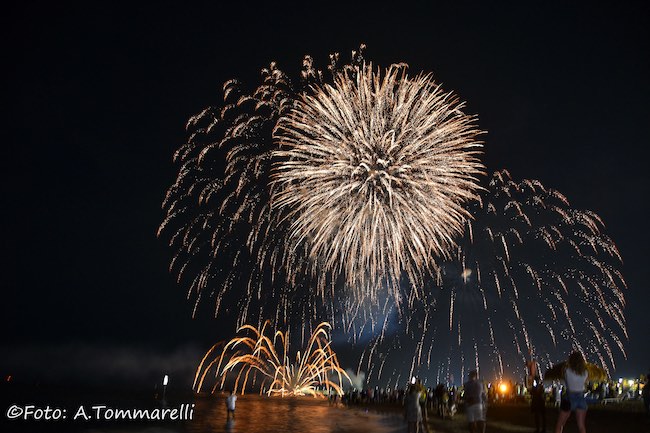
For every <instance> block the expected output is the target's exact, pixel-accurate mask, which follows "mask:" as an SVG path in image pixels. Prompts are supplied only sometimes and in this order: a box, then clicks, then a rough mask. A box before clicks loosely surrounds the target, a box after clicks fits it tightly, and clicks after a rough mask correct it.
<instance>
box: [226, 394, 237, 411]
mask: <svg viewBox="0 0 650 433" xmlns="http://www.w3.org/2000/svg"><path fill="white" fill-rule="evenodd" d="M236 401H237V396H236V395H235V394H233V395H229V396H228V397H226V408H227V409H228V410H235V402H236Z"/></svg>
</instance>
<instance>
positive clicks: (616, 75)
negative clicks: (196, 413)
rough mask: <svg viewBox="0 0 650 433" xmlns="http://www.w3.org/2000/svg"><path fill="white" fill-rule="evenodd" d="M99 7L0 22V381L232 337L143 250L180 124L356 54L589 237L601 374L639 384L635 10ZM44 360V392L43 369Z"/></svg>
mask: <svg viewBox="0 0 650 433" xmlns="http://www.w3.org/2000/svg"><path fill="white" fill-rule="evenodd" d="M93 3H98V2H93ZM111 3H112V2H104V3H103V4H92V5H87V6H85V7H80V8H74V7H68V6H59V5H52V4H45V3H43V4H38V3H34V2H21V6H19V7H18V6H14V9H13V10H8V11H5V13H4V14H3V15H5V16H4V21H5V23H4V25H3V28H4V29H3V32H5V35H4V37H3V40H4V44H3V45H4V49H3V64H4V67H3V69H4V72H5V73H7V74H8V77H7V78H6V79H5V80H4V83H5V91H4V92H3V94H4V95H5V100H4V103H3V109H4V115H3V119H4V120H5V122H6V125H5V127H4V128H3V129H4V131H5V135H4V139H3V143H4V152H3V153H4V156H3V158H2V167H3V179H4V180H3V182H2V184H1V186H0V188H2V196H3V202H4V205H3V206H2V208H3V211H2V212H0V214H1V217H0V218H1V221H2V224H1V227H2V232H3V233H2V239H3V242H1V243H0V248H1V249H2V262H1V263H2V271H1V272H0V281H1V282H2V283H1V287H2V292H3V296H2V303H1V306H0V308H1V311H2V313H1V314H0V320H1V321H2V323H1V324H2V329H3V330H4V332H3V333H2V339H1V340H0V350H1V351H2V353H4V354H8V355H6V357H5V359H4V362H1V363H0V373H2V374H3V375H6V374H11V373H14V374H16V373H15V371H14V370H16V369H19V370H20V374H23V375H25V376H26V377H29V378H34V379H39V378H41V379H47V378H48V377H49V376H48V375H50V376H52V377H54V378H56V377H60V376H57V374H58V375H62V376H66V375H68V376H69V375H72V376H74V375H75V371H74V369H75V368H76V367H75V366H78V365H80V364H81V361H80V359H81V358H85V359H86V360H89V362H91V363H92V362H96V361H97V360H98V359H104V362H106V361H105V360H106V359H107V358H108V359H111V357H113V356H114V357H116V358H117V357H121V358H120V359H122V358H128V357H129V356H130V355H129V354H131V355H133V356H134V359H135V360H136V361H137V360H138V359H139V360H141V361H142V362H147V363H150V364H151V368H153V369H155V368H157V366H159V365H163V366H164V365H167V364H165V363H166V362H167V361H166V359H168V358H169V359H171V358H173V359H174V360H177V361H178V362H179V363H180V364H183V363H184V362H186V363H187V365H194V364H195V362H196V359H194V358H193V357H194V356H196V354H199V355H200V354H201V351H204V350H206V349H207V348H208V347H209V345H210V344H211V343H212V342H214V341H216V340H217V339H219V338H224V337H226V336H229V335H231V334H232V332H233V331H234V323H231V322H228V323H223V322H220V321H219V320H215V319H213V318H212V317H211V316H210V314H209V311H207V310H206V311H205V312H202V314H200V315H199V317H198V318H196V319H194V320H193V319H191V311H192V306H193V305H192V303H191V302H188V301H186V299H185V288H184V287H181V286H178V285H177V284H176V283H175V278H174V276H173V275H170V274H169V273H168V270H167V269H168V263H169V258H170V256H171V253H172V251H171V250H170V249H169V248H167V246H166V242H165V240H161V239H157V238H156V230H157V227H158V224H159V223H160V221H161V220H162V218H163V216H164V213H163V211H162V210H161V207H160V204H161V201H162V198H163V196H164V193H165V191H166V188H167V187H168V186H169V185H170V184H171V183H172V182H173V180H174V178H175V175H176V171H177V167H176V166H175V165H174V164H172V161H171V157H172V153H173V151H174V150H175V149H176V148H177V146H178V145H179V144H181V143H183V142H184V140H185V138H186V134H185V130H184V125H185V122H186V120H187V118H188V117H189V116H190V115H192V114H195V113H197V112H199V111H200V110H202V109H203V108H204V107H206V106H208V105H212V104H217V103H219V102H220V100H221V92H220V88H221V85H222V83H223V82H224V81H225V80H227V79H230V78H234V77H237V78H239V79H240V80H242V81H243V82H244V83H249V84H250V85H251V86H253V85H256V84H257V83H258V80H259V78H258V77H259V70H260V69H261V68H262V67H265V66H267V65H268V63H269V62H271V61H277V62H278V63H279V65H280V66H281V68H283V69H284V70H288V71H291V72H293V73H297V71H298V70H299V68H300V66H301V60H302V57H303V55H305V54H311V55H312V56H314V58H315V60H316V62H317V64H318V65H319V66H320V67H322V68H324V67H325V66H326V62H327V56H328V54H329V53H331V52H334V51H339V52H341V54H342V56H343V58H345V59H347V58H348V56H349V52H350V51H351V50H353V49H356V48H357V47H358V46H359V43H362V42H363V43H365V44H367V46H368V48H367V51H366V54H367V57H368V58H369V59H371V60H372V61H373V62H374V63H376V64H380V65H383V66H387V65H389V64H391V63H397V62H400V61H403V62H406V63H408V64H409V65H410V70H411V71H413V72H417V71H430V72H433V74H434V77H435V79H436V80H437V81H439V82H442V83H443V84H444V86H445V88H446V89H449V90H451V89H453V90H454V91H455V92H456V93H457V94H458V95H460V97H461V98H462V99H463V100H465V101H467V110H466V111H467V112H470V113H476V114H477V115H478V116H479V125H480V127H481V128H482V129H484V130H486V131H487V134H486V135H485V136H484V137H483V138H484V141H485V155H484V156H483V161H484V162H485V164H486V165H487V167H488V169H489V170H495V169H500V168H507V169H508V170H510V172H511V173H512V175H513V177H516V178H524V177H526V178H535V179H539V180H541V181H542V182H543V183H544V185H546V186H548V187H552V188H555V189H557V190H559V191H561V192H563V193H564V194H565V195H566V196H567V197H568V198H569V200H570V201H571V203H572V205H573V206H575V207H577V208H580V209H591V210H593V211H595V212H597V213H598V214H599V215H600V216H601V217H602V218H603V219H604V222H605V224H606V226H607V233H608V234H609V235H610V236H611V237H612V238H613V239H614V240H615V241H616V243H617V245H618V247H619V250H620V252H621V254H622V256H623V259H624V265H623V267H622V269H623V274H624V276H625V278H626V280H627V283H628V287H629V289H628V290H627V291H626V300H627V309H626V316H627V320H628V330H629V336H630V339H629V341H627V342H626V343H625V346H626V349H627V353H628V359H627V360H625V359H623V357H622V356H621V355H620V354H619V355H618V356H617V357H616V359H617V361H618V369H617V371H616V374H617V375H624V376H625V375H638V374H639V373H645V372H647V371H648V369H650V347H649V346H648V343H647V330H648V329H649V327H648V319H647V315H648V311H649V310H648V307H649V305H650V291H648V288H647V284H648V281H649V280H650V274H649V272H648V269H649V267H648V265H647V257H648V256H649V255H650V252H649V251H648V245H649V244H650V235H649V234H648V223H647V220H648V213H649V211H650V209H649V208H648V193H647V186H648V184H649V179H648V177H649V174H648V173H649V172H648V169H647V164H648V156H649V150H648V144H649V142H648V132H647V129H648V125H650V108H649V107H650V104H649V101H650V84H649V83H650V81H649V80H648V77H650V67H649V53H650V34H649V33H650V30H649V29H650V6H649V5H648V3H643V2H638V3H630V2H617V4H616V6H610V7H596V6H594V5H591V4H589V3H585V4H584V5H582V6H569V5H563V6H549V5H547V3H546V2H535V3H534V4H533V2H517V3H515V4H513V5H510V6H506V5H500V6H492V5H481V6H477V5H472V4H469V3H462V4H459V3H458V2H454V5H453V6H452V5H451V3H452V2H443V3H442V4H434V2H430V3H432V4H430V5H428V6H426V7H423V6H409V5H407V4H406V3H404V2H392V4H391V5H390V6H381V5H377V4H372V3H369V4H367V5H365V6H351V5H340V6H337V5H334V4H333V3H330V2H319V3H313V4H310V3H306V4H304V5H301V6H297V5H288V4H287V5H285V4H283V3H282V2H266V3H264V4H262V5H254V4H252V3H251V2H233V4H232V5H230V6H228V7H225V6H221V5H219V2H211V3H210V5H209V6H206V5H203V6H196V5H195V6H187V5H183V6H181V5H180V3H179V4H177V5H176V6H160V5H156V4H151V5H149V6H141V5H131V6H130V7H128V8H127V7H120V6H115V5H113V4H111ZM183 354H188V355H187V356H184V355H183ZM52 357H55V359H56V360H58V361H59V362H60V364H62V366H61V365H60V366H58V367H57V369H56V370H57V372H56V374H54V373H52V371H49V372H48V371H46V370H47V369H45V368H43V366H44V362H46V360H49V361H51V360H52ZM152 359H153V360H154V361H152ZM125 362H126V361H125ZM174 362H176V361H174ZM18 364H20V366H21V367H20V368H18V367H16V366H17V365H18ZM136 364H137V362H136ZM102 365H104V364H102ZM66 368H67V370H66ZM161 368H164V367H161ZM179 368H182V366H181V367H179Z"/></svg>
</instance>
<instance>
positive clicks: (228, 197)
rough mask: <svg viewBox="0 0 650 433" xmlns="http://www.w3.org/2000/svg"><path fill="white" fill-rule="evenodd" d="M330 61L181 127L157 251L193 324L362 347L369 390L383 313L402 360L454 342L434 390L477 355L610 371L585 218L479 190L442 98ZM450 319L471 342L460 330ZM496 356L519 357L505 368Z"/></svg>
mask: <svg viewBox="0 0 650 433" xmlns="http://www.w3.org/2000/svg"><path fill="white" fill-rule="evenodd" d="M330 60H331V64H330V65H329V67H328V69H329V71H327V72H326V73H323V72H322V71H320V70H318V69H316V68H315V67H314V62H313V60H312V59H311V57H308V56H306V57H305V59H304V61H303V68H302V70H301V73H300V78H299V79H294V80H292V79H290V78H289V76H288V75H287V74H286V73H284V72H283V71H281V70H280V69H279V68H278V66H277V65H276V64H274V63H272V64H271V65H270V66H269V67H268V68H265V69H263V71H262V83H261V84H260V85H259V86H257V87H256V88H254V89H253V90H252V91H250V92H249V91H246V90H245V89H244V88H243V86H242V85H241V83H239V82H238V81H236V80H231V81H228V82H226V83H225V84H224V86H223V93H224V101H223V104H222V105H221V106H218V107H210V108H207V109H205V110H203V111H202V112H201V113H199V114H197V115H196V116H193V117H192V118H190V120H189V121H188V124H187V127H188V131H189V139H188V142H187V143H186V144H184V145H183V146H181V147H180V148H179V149H178V150H177V151H176V153H175V155H174V159H175V161H176V162H177V163H178V164H179V172H178V176H177V179H176V181H175V182H174V184H173V185H172V186H171V187H170V188H169V191H168V193H167V195H166V197H165V200H164V202H163V208H164V209H165V211H166V217H165V219H164V220H163V222H162V223H161V225H160V228H159V235H163V234H164V235H165V236H166V237H167V239H168V240H169V244H170V246H171V248H173V249H174V250H175V254H174V256H173V257H172V259H171V261H170V271H171V272H173V273H175V274H176V275H177V280H178V282H179V284H182V285H184V286H186V287H187V290H188V291H187V296H188V298H193V299H194V301H195V309H194V313H195V314H196V313H197V311H198V308H199V306H200V305H202V303H205V302H206V300H209V299H212V301H213V302H214V314H215V315H219V316H223V315H228V314H233V315H235V316H236V318H235V320H234V322H236V323H238V324H239V325H243V324H245V323H251V322H255V321H257V322H258V324H260V323H261V318H262V317H274V319H273V323H274V325H276V326H277V325H278V324H282V325H283V326H285V329H287V328H290V327H291V326H292V325H291V324H292V323H293V326H295V325H296V324H298V325H299V326H302V324H303V323H308V324H310V323H319V322H320V321H322V320H330V321H331V322H332V324H333V325H334V326H335V327H336V329H345V330H348V332H349V333H350V334H354V335H352V337H351V341H353V342H355V343H356V342H360V341H366V340H369V341H370V343H368V344H371V345H374V344H379V346H373V347H372V349H373V350H372V351H371V352H372V355H373V357H374V358H377V357H378V356H382V357H383V358H382V359H381V360H382V368H380V369H374V372H375V374H376V372H378V371H384V368H383V362H384V361H385V360H386V356H387V355H386V353H387V352H385V351H384V350H383V347H381V346H386V345H388V346H391V345H392V346H393V348H394V349H395V350H400V351H401V352H404V351H406V350H408V349H407V348H406V346H408V344H406V345H401V344H395V341H394V337H393V336H388V335H386V328H387V326H389V325H388V323H389V321H388V317H387V315H388V314H389V313H387V312H388V311H396V312H398V313H400V314H398V319H397V322H398V323H397V325H395V324H394V323H392V324H391V326H397V327H399V326H401V327H402V329H401V331H397V333H400V332H401V334H402V335H401V337H402V339H410V340H411V344H415V343H417V342H421V341H424V340H422V334H418V332H422V333H426V337H425V340H426V339H428V338H429V336H430V335H431V330H434V331H435V330H436V329H445V327H447V328H448V329H450V330H451V331H452V334H457V335H450V341H451V343H450V344H449V345H446V346H445V345H444V343H442V341H443V339H444V338H443V335H437V336H436V340H435V341H436V342H437V343H438V344H442V345H443V346H444V347H449V348H450V352H449V354H447V357H446V360H445V363H446V364H447V365H446V367H444V366H443V367H441V368H442V369H443V370H444V369H445V368H446V375H447V377H450V374H451V373H450V368H451V366H452V359H451V358H452V356H453V357H454V363H456V359H457V358H461V359H468V360H470V359H472V358H474V359H475V358H476V357H477V356H478V353H475V356H474V357H472V356H470V353H471V352H472V351H474V352H476V351H477V350H478V351H481V357H480V359H481V361H482V362H483V363H485V364H490V363H491V364H493V365H496V367H494V371H495V375H497V376H499V375H502V374H503V372H504V367H506V366H507V367H508V368H511V367H512V366H516V365H519V364H520V363H521V361H522V359H523V357H525V356H527V352H528V351H523V350H522V348H529V349H532V351H533V352H534V354H535V356H539V358H540V362H542V363H544V362H546V363H549V362H552V361H555V360H556V359H551V356H554V357H557V356H558V355H557V354H558V353H563V352H566V350H567V346H570V347H576V348H583V349H584V350H585V351H586V352H587V353H586V354H587V355H588V356H589V355H593V356H596V357H598V358H599V359H605V360H607V361H608V362H609V364H610V365H611V366H613V365H614V356H615V355H614V353H613V349H615V348H618V350H619V351H620V352H621V353H623V355H625V351H624V346H623V340H624V339H626V338H627V330H626V325H625V316H624V307H625V299H624V292H623V289H625V287H626V286H625V281H624V279H623V276H622V273H621V272H620V270H619V269H618V267H619V266H620V263H621V256H620V253H619V252H618V249H617V248H616V245H615V244H614V242H613V241H612V240H611V239H610V238H609V237H607V235H606V234H604V233H603V232H604V224H603V222H602V220H601V219H600V217H598V215H596V214H595V213H593V212H590V211H581V210H576V209H573V208H571V206H570V204H569V201H568V199H567V198H566V197H565V196H564V195H563V194H561V193H560V192H558V191H554V190H552V189H550V188H546V187H544V186H543V185H542V184H541V182H539V181H536V180H523V181H520V182H516V181H514V180H512V179H511V178H510V175H509V173H507V172H506V171H499V172H495V173H494V174H493V175H492V177H491V178H490V183H489V184H488V185H486V188H485V191H483V192H479V186H478V184H477V182H476V179H475V177H476V176H478V174H479V173H480V171H481V169H482V166H481V165H480V162H479V161H478V159H477V153H476V152H477V151H478V145H479V143H478V142H477V141H476V135H477V134H478V130H477V129H476V127H475V126H474V118H473V117H471V116H466V115H464V114H463V113H462V112H461V111H460V109H461V108H462V104H459V103H458V102H457V99H456V98H455V97H454V96H453V95H450V94H448V93H445V92H442V91H441V90H440V88H439V86H437V85H436V84H435V83H433V81H432V80H431V78H430V77H429V76H426V75H420V76H416V77H414V78H411V77H408V76H407V75H406V72H405V69H404V67H403V66H392V67H390V68H388V69H386V70H381V69H379V68H377V69H373V68H371V67H370V66H369V64H367V63H366V62H365V60H364V58H363V55H362V52H361V50H360V51H358V52H353V55H352V59H351V60H350V62H349V63H347V64H341V62H340V61H339V56H338V55H333V56H331V59H330ZM346 95H347V96H349V97H345V96H346ZM400 104H401V105H400ZM335 105H340V106H341V107H343V109H338V108H335ZM404 107H408V109H405V108H404ZM409 110H410V111H411V112H410V113H409V114H405V113H404V112H406V111H409ZM445 110H447V111H445ZM438 115H439V116H440V117H435V116H438ZM434 118H435V122H437V123H436V125H435V127H434V126H433V124H432V123H431V122H433V119H434ZM414 119H415V121H413V122H412V120H414ZM418 119H419V120H418ZM427 125H428V126H427ZM439 126H440V127H439ZM436 134H438V135H436ZM454 134H457V135H454ZM436 146H439V148H437V147H436ZM422 152H424V153H422ZM431 163H435V164H439V166H438V167H435V168H433V169H432V168H431V167H430V164H431ZM449 175H451V181H450V179H449V177H445V176H449ZM445 180H446V181H447V183H445V182H444V181H445ZM440 184H442V186H443V187H440ZM437 186H438V187H440V188H439V189H438V190H436V187H437ZM476 197H478V198H479V203H478V204H477V205H472V204H470V205H469V207H468V202H471V201H472V200H473V199H474V198H476ZM434 204H435V205H434ZM436 206H437V208H436V209H434V207H436ZM438 208H439V209H440V211H439V210H438ZM442 209H446V212H443V211H442ZM468 212H469V213H470V214H471V215H472V216H473V217H474V218H475V221H474V222H472V223H471V224H469V223H468V221H466V219H467V217H468ZM355 217H356V218H355ZM436 218H437V219H436ZM436 224H437V226H436ZM463 227H464V228H463ZM463 230H465V235H464V236H462V235H461V234H462V232H463ZM456 243H458V247H454V245H455V244H456ZM372 246H376V247H373V248H371V247H372ZM453 251H457V252H458V253H457V257H450V255H451V253H452V252H453ZM442 259H444V260H442ZM441 260H442V261H441ZM389 301H390V302H389ZM569 305H570V306H571V307H572V309H569V308H568V306H569ZM404 307H406V308H404ZM573 309H577V311H573ZM403 310H408V314H403V312H404V311H403ZM425 312H427V313H431V316H430V317H429V319H428V321H427V326H426V327H425V329H422V330H418V327H417V326H415V324H417V323H418V322H419V321H420V320H421V318H422V317H424V314H425ZM446 312H448V314H445V313H446ZM382 315H383V317H384V318H383V320H380V318H381V317H382ZM467 317H472V320H473V321H479V322H480V321H481V320H483V322H486V323H488V324H489V326H487V327H482V328H481V329H477V328H476V327H474V326H472V325H471V322H469V321H464V322H463V323H462V326H461V321H463V320H465V319H466V318H467ZM481 317H483V319H481ZM447 320H448V321H449V323H446V322H447ZM438 322H439V323H438ZM454 322H456V323H454ZM610 322H611V323H610ZM533 323H544V324H545V327H546V328H547V329H546V330H545V331H544V334H543V337H540V336H539V335H537V333H536V332H532V329H527V326H530V324H533ZM380 327H381V330H380V329H379V328H380ZM379 331H380V332H379ZM481 332H482V333H483V334H485V335H483V336H481V335H480V334H481ZM378 333H379V335H380V336H379V339H377V335H378ZM461 333H462V334H464V335H461ZM394 334H395V333H394V332H393V335H394ZM487 334H489V335H487ZM362 336H363V340H362V338H361V337H362ZM305 338H306V336H303V341H304V339H305ZM431 340H432V344H431V346H430V348H429V353H431V352H432V349H431V348H432V347H433V338H431ZM473 343H474V344H475V346H474V347H476V348H474V347H469V346H467V347H465V346H466V345H472V344H473ZM359 344H361V343H359ZM461 346H463V347H461ZM369 347H370V346H369ZM512 347H515V348H517V347H518V348H519V349H517V350H518V351H519V352H522V353H520V354H519V355H518V356H520V357H521V358H522V359H517V360H512V359H509V356H507V352H511V351H512V350H511V348H512ZM486 350H487V353H486V352H485V351H486ZM421 351H422V345H421V344H420V345H419V346H416V347H415V348H414V349H413V351H412V353H413V356H414V359H416V358H415V357H416V356H417V357H419V358H420V360H421ZM433 352H434V353H436V351H435V350H434V351H433ZM502 352H503V353H502ZM364 353H365V354H366V355H367V354H368V353H370V352H368V351H364ZM441 355H442V354H441ZM367 362H371V363H374V362H375V360H367ZM427 363H429V357H427ZM433 364H435V362H434V363H433ZM360 365H361V364H360ZM605 367H606V368H607V366H605ZM392 368H393V366H392V365H390V360H389V361H388V362H386V370H388V371H390V369H392ZM418 368H421V367H420V366H418ZM462 368H464V366H463V367H462ZM487 370H488V369H486V368H485V367H484V366H483V367H482V371H487ZM395 371H396V373H395V374H398V375H401V374H402V373H406V371H401V370H400V369H396V370H395ZM395 374H393V376H391V379H394V375H395ZM439 374H442V372H441V370H439Z"/></svg>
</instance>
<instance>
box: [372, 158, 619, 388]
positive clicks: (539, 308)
mask: <svg viewBox="0 0 650 433" xmlns="http://www.w3.org/2000/svg"><path fill="white" fill-rule="evenodd" d="M471 212H472V214H473V216H474V219H473V221H472V223H471V225H470V226H469V227H468V229H467V230H466V234H465V236H464V238H462V239H459V246H458V250H457V253H456V255H455V257H454V258H453V260H449V261H447V262H446V263H444V264H442V265H441V268H442V269H441V275H440V279H439V280H438V281H431V282H430V284H429V286H428V290H427V293H428V297H427V299H425V300H423V301H422V302H421V303H419V304H417V305H415V306H414V309H413V310H412V311H411V314H410V315H409V317H408V318H406V319H405V320H404V321H403V322H402V324H401V332H399V333H397V337H396V340H397V341H393V340H390V339H388V340H387V341H385V342H380V341H379V338H377V341H376V342H373V343H372V344H370V345H369V347H368V349H366V351H365V361H364V362H363V364H360V368H364V369H372V368H373V365H382V362H383V361H384V360H385V358H386V356H387V355H386V353H388V352H390V351H391V350H394V349H393V348H399V350H401V351H402V352H404V351H407V350H408V351H410V352H411V353H412V354H413V357H412V362H411V364H410V369H411V371H410V372H409V377H411V375H413V374H417V373H419V374H422V375H423V376H429V377H436V379H437V381H438V382H440V381H445V380H448V379H449V377H451V376H452V375H453V376H454V377H456V378H462V377H464V375H465V373H466V371H468V370H470V369H476V368H480V369H481V370H482V372H483V373H482V374H483V375H484V376H485V377H494V378H495V379H500V378H502V377H503V376H504V374H506V373H509V372H514V371H521V372H523V369H524V366H525V362H526V361H527V360H529V359H530V358H534V359H536V360H538V361H539V362H540V364H542V365H545V366H547V367H549V366H550V365H552V364H553V363H555V361H557V360H558V359H562V358H564V357H565V356H566V354H567V353H569V352H571V351H572V350H580V351H581V352H583V353H584V354H585V355H586V356H587V357H589V358H591V359H593V360H594V361H597V362H598V363H599V364H600V365H603V366H604V367H605V368H606V370H607V371H609V370H610V369H613V368H615V365H616V364H615V358H616V353H620V354H622V355H623V356H625V348H624V345H623V341H624V340H626V339H627V330H626V325H625V316H624V307H625V299H624V292H623V291H624V289H625V288H626V285H625V281H624V278H623V276H622V273H621V271H620V269H619V268H620V265H621V257H620V254H619V252H618V250H617V248H616V245H615V244H614V242H613V241H612V240H611V239H610V238H609V237H608V236H607V235H606V234H605V233H604V225H603V223H602V221H601V219H600V218H599V216H598V215H597V214H595V213H594V212H591V211H582V210H578V209H574V208H572V207H571V205H570V203H569V201H568V200H567V198H566V197H565V196H564V195H562V194H561V193H560V192H558V191H556V190H553V189H550V188H546V187H545V186H544V185H543V184H542V183H541V182H539V181H536V180H523V181H513V180H512V179H511V177H510V175H509V173H508V172H507V171H499V172H496V173H494V174H493V175H492V176H491V179H490V181H489V184H488V185H487V186H486V190H485V192H484V194H482V201H481V202H480V203H478V204H477V205H476V206H474V207H473V208H472V209H471ZM373 344H375V345H377V347H376V348H373ZM373 353H379V354H381V356H375V357H374V358H373V359H372V360H371V359H370V357H371V355H372V354H373ZM363 359H364V358H363V357H362V360H363ZM389 364H390V363H389ZM374 371H375V374H376V376H375V377H374V378H373V380H377V379H379V377H378V376H377V373H379V370H378V369H376V368H375V369H374ZM384 371H386V368H384ZM425 372H426V373H425ZM388 373H389V374H390V369H388ZM396 373H397V372H396ZM405 373H406V372H404V374H405ZM427 373H428V374H427ZM384 380H385V379H384Z"/></svg>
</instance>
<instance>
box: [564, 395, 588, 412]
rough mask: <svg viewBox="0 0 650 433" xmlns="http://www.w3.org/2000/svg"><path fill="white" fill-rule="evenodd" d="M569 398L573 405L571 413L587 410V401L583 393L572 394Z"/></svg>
mask: <svg viewBox="0 0 650 433" xmlns="http://www.w3.org/2000/svg"><path fill="white" fill-rule="evenodd" d="M567 397H568V398H569V402H570V403H571V411H574V410H576V409H579V410H587V399H586V398H585V395H584V393H582V392H570V393H568V395H567Z"/></svg>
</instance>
